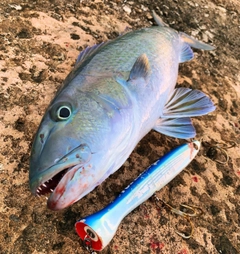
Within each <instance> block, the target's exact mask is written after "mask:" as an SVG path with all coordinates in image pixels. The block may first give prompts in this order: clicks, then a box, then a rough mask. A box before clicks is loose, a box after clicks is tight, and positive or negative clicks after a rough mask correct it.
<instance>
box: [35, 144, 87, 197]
mask: <svg viewBox="0 0 240 254" xmlns="http://www.w3.org/2000/svg"><path fill="white" fill-rule="evenodd" d="M91 156H92V153H91V150H90V148H89V147H88V146H87V145H86V144H82V145H80V146H78V147H76V148H75V149H73V150H72V151H71V152H69V153H68V154H66V155H65V156H63V157H62V158H61V159H59V160H57V162H56V163H55V164H54V165H52V166H50V167H49V168H47V169H45V170H43V171H41V173H40V174H34V175H33V177H32V178H31V179H30V189H31V192H32V193H33V194H34V195H36V196H42V195H47V194H49V193H52V192H54V190H55V189H56V187H57V186H58V184H59V182H60V181H61V180H62V179H63V178H64V176H65V175H66V174H67V173H68V172H69V171H71V170H73V169H74V170H73V171H76V168H77V169H79V168H81V167H82V166H83V165H84V164H86V163H87V162H89V161H90V159H91Z"/></svg>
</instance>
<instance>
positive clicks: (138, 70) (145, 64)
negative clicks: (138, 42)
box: [129, 54, 150, 80]
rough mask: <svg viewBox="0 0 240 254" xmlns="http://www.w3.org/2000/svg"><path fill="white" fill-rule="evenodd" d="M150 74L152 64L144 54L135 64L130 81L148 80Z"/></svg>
mask: <svg viewBox="0 0 240 254" xmlns="http://www.w3.org/2000/svg"><path fill="white" fill-rule="evenodd" d="M149 74H150V63H149V60H148V57H147V55H146V54H142V55H141V56H139V57H138V58H137V60H136V62H135V63H134V65H133V67H132V69H131V72H130V75H129V80H136V79H139V78H144V79H146V78H147V77H148V76H149Z"/></svg>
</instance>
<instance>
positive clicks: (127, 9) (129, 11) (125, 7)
mask: <svg viewBox="0 0 240 254" xmlns="http://www.w3.org/2000/svg"><path fill="white" fill-rule="evenodd" d="M123 10H124V11H125V12H126V13H127V14H128V15H129V14H130V13H131V12H132V10H131V8H130V7H129V6H127V5H124V6H123Z"/></svg>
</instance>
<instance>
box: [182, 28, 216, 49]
mask: <svg viewBox="0 0 240 254" xmlns="http://www.w3.org/2000/svg"><path fill="white" fill-rule="evenodd" d="M179 35H180V37H181V38H182V40H183V41H184V42H185V43H187V44H188V45H189V46H191V47H193V48H196V49H203V50H214V49H215V47H214V46H211V45H209V44H207V43H204V42H201V41H198V40H196V39H194V38H193V37H191V36H189V35H187V34H185V33H183V32H179Z"/></svg>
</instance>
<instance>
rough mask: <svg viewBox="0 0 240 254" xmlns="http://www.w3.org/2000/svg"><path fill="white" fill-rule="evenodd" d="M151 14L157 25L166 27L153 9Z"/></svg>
mask: <svg viewBox="0 0 240 254" xmlns="http://www.w3.org/2000/svg"><path fill="white" fill-rule="evenodd" d="M152 15H153V18H154V20H155V22H156V23H157V24H158V25H159V26H166V27H168V26H169V25H168V24H166V23H164V22H163V20H162V19H161V18H160V17H159V16H158V15H157V13H156V12H155V11H152Z"/></svg>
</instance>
